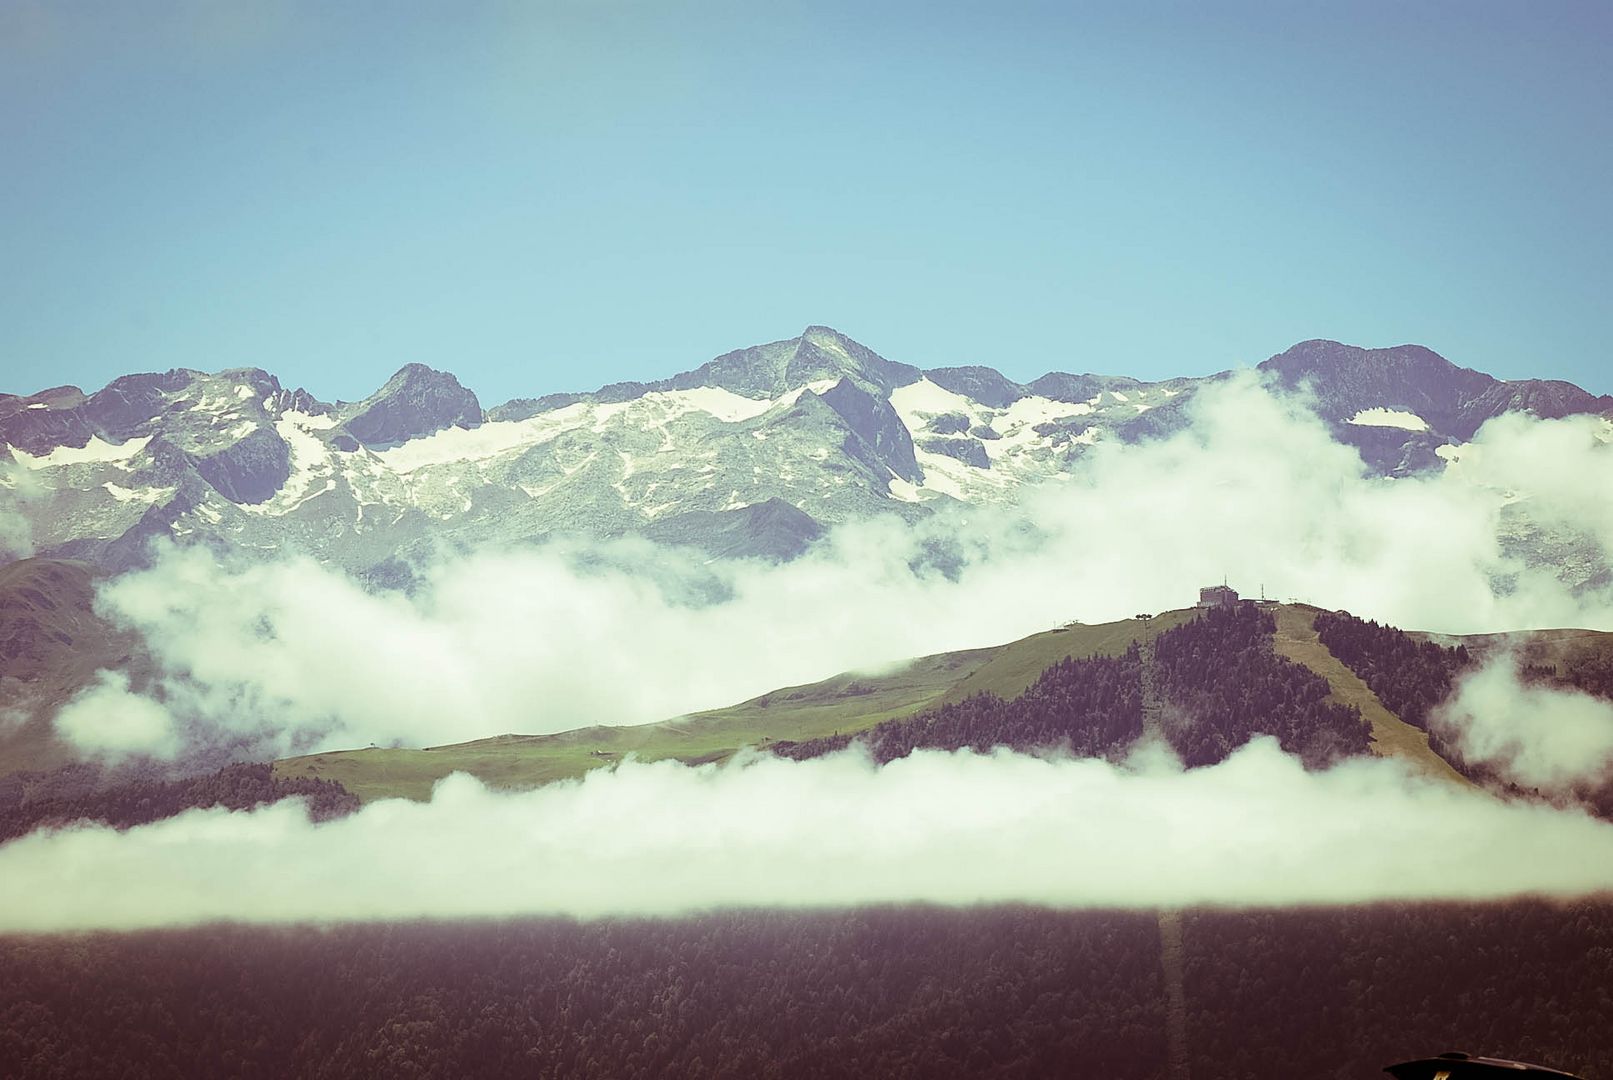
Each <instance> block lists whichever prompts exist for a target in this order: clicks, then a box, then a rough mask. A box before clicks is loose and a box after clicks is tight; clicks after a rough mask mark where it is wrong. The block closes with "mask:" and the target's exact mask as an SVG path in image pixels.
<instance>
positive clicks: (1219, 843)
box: [0, 739, 1613, 931]
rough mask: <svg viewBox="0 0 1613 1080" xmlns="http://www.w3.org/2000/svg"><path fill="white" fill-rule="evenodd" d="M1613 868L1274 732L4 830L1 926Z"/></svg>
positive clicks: (1604, 886) (1520, 817)
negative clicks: (1316, 764) (1062, 753)
mask: <svg viewBox="0 0 1613 1080" xmlns="http://www.w3.org/2000/svg"><path fill="white" fill-rule="evenodd" d="M1610 888H1613V825H1609V824H1607V823H1603V822H1598V821H1595V820H1593V819H1591V818H1588V817H1585V816H1583V815H1581V814H1578V813H1572V812H1562V811H1554V810H1552V809H1550V808H1548V807H1543V806H1540V805H1537V804H1524V803H1504V802H1500V801H1497V800H1494V799H1492V798H1490V797H1488V796H1486V795H1483V794H1480V793H1477V792H1474V791H1471V790H1466V789H1460V788H1456V787H1453V786H1448V785H1442V784H1438V783H1436V782H1432V781H1424V780H1419V779H1417V778H1416V777H1414V776H1412V775H1409V774H1408V773H1407V772H1406V771H1405V770H1404V769H1403V768H1401V767H1400V766H1398V765H1396V764H1394V763H1392V762H1389V761H1385V760H1380V759H1362V760H1355V761H1351V762H1348V763H1346V764H1343V765H1340V766H1338V767H1337V768H1334V769H1332V770H1330V771H1327V772H1321V773H1306V772H1305V771H1304V770H1303V769H1302V768H1301V767H1300V765H1299V764H1298V762H1296V761H1295V760H1294V759H1292V758H1290V757H1287V756H1285V755H1284V754H1282V753H1281V752H1280V751H1279V750H1278V749H1277V747H1276V745H1275V743H1274V742H1272V741H1271V740H1268V739H1261V740H1257V741H1256V742H1254V743H1251V744H1250V745H1249V746H1247V747H1245V748H1243V749H1242V750H1240V751H1238V752H1237V753H1236V754H1234V755H1233V756H1232V757H1231V758H1230V759H1228V760H1227V761H1226V762H1225V763H1223V764H1221V765H1218V766H1214V767H1211V768H1204V769H1198V770H1193V771H1190V772H1181V771H1178V770H1176V769H1173V768H1171V767H1169V766H1164V765H1160V764H1158V763H1154V764H1151V765H1148V766H1143V767H1139V768H1137V769H1129V768H1126V767H1123V766H1115V765H1110V764H1106V763H1104V762H1101V761H1093V760H1080V761H1076V760H1044V759H1039V758H1035V757H1029V756H1025V755H1019V754H1013V753H1008V752H998V753H995V754H992V755H989V756H980V755H975V754H972V753H969V752H961V753H942V752H933V751H932V752H920V753H917V754H914V755H913V756H912V757H910V758H907V759H903V760H899V761H896V762H894V763H892V764H890V765H888V766H886V767H885V768H883V769H878V768H875V767H874V766H873V765H872V764H871V763H870V762H869V761H868V760H867V759H866V758H865V757H863V756H861V755H860V754H858V753H857V752H855V751H848V752H844V753H841V754H837V755H834V756H831V757H827V758H820V759H815V760H812V761H806V762H793V761H786V760H779V759H771V758H769V759H765V760H758V761H754V762H751V763H748V764H746V763H739V764H733V765H729V766H726V767H717V766H705V767H701V768H690V767H687V766H682V765H678V764H673V763H657V764H652V765H641V764H635V763H631V762H629V763H626V764H623V765H622V766H620V767H619V768H617V769H615V770H606V771H598V772H594V773H591V774H589V775H588V776H587V778H585V779H583V780H581V781H574V782H567V783H563V784H555V785H551V786H549V787H545V788H541V789H538V790H535V791H531V792H527V793H522V794H499V793H495V792H491V791H489V790H487V789H486V788H484V787H483V786H482V785H481V784H480V783H479V782H477V781H476V780H474V779H472V778H470V777H468V776H464V775H455V776H452V777H449V778H448V779H446V780H444V781H442V782H441V783H439V784H438V786H437V789H436V792H435V796H434V798H433V799H432V801H431V802H429V803H412V802H407V801H402V800H387V801H382V802H378V803H374V804H371V805H370V806H368V807H366V808H365V809H364V810H363V811H361V812H360V813H358V814H356V815H354V816H352V817H350V818H346V819H343V820H339V821H334V822H329V823H325V824H320V825H314V824H310V822H309V821H308V820H307V818H306V816H305V815H304V813H303V811H302V809H301V807H300V805H299V804H297V803H294V802H288V803H282V804H279V805H276V806H273V807H269V808H266V809H261V810H258V811H255V812H250V813H246V812H237V813H230V812H227V811H223V810H194V811H190V812H187V813H185V814H182V815H180V816H179V817H176V818H171V819H169V820H166V821H162V822H158V823H156V824H152V825H146V826H142V827H138V828H134V829H131V830H129V831H128V832H126V833H118V832H116V831H114V830H111V829H109V828H104V827H99V826H97V827H81V828H78V829H73V830H69V831H65V832H61V833H56V834H48V833H36V834H33V835H30V836H27V837H24V838H22V839H20V840H16V841H13V842H12V843H10V844H7V845H6V846H4V847H0V929H4V930H28V931H40V930H67V929H84V928H91V927H105V928H119V929H128V928H135V927H150V926H167V925H183V924H193V923H199V922H205V921H210V920H219V919H229V920H240V921H246V922H276V921H285V920H320V921H323V920H346V919H375V918H410V917H419V916H429V917H460V916H473V917H480V916H506V915H537V914H561V915H572V916H579V917H585V918H587V917H595V916H604V915H613V914H622V915H629V914H633V915H636V914H655V915H671V914H677V913H682V912H692V911H699V910H705V909H710V908H716V907H729V906H736V905H740V906H743V905H769V906H783V907H811V906H819V905H846V904H866V903H890V902H903V901H926V902H934V903H941V904H977V903H988V902H1005V901H1023V902H1031V903H1037V904H1047V905H1053V906H1057V907H1088V906H1104V907H1109V906H1121V907H1130V906H1154V905H1186V904H1216V905H1286V904H1307V903H1336V902H1354V901H1366V900H1382V899H1425V898H1495V897H1505V896H1515V895H1521V894H1540V893H1549V894H1560V895H1568V894H1583V893H1591V892H1597V891H1602V890H1608V889H1610Z"/></svg>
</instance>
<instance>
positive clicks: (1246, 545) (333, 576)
mask: <svg viewBox="0 0 1613 1080" xmlns="http://www.w3.org/2000/svg"><path fill="white" fill-rule="evenodd" d="M1194 409H1195V411H1194V414H1193V422H1192V426H1191V427H1190V428H1189V429H1187V430H1185V431H1183V432H1181V433H1179V434H1177V435H1175V436H1172V437H1170V438H1168V439H1164V440H1160V441H1157V442H1151V443H1144V444H1138V445H1132V446H1126V445H1105V444H1102V443H1100V444H1099V445H1097V446H1096V447H1094V448H1093V449H1092V451H1091V452H1090V453H1089V454H1088V456H1087V457H1085V458H1083V459H1082V460H1081V461H1080V462H1078V463H1077V464H1076V465H1075V466H1074V467H1073V471H1072V472H1071V473H1070V474H1069V476H1068V478H1067V479H1066V480H1064V481H1062V482H1058V483H1053V484H1050V485H1047V486H1046V487H1044V488H1042V489H1039V490H1036V491H1033V492H1029V493H1027V494H1026V496H1025V498H1024V499H1023V500H1022V502H1021V503H1020V504H1019V505H1017V506H1015V507H1013V508H994V509H990V510H984V509H979V508H957V509H955V510H953V511H950V512H942V513H938V514H936V515H934V516H933V517H932V518H930V519H928V520H925V521H922V522H920V523H918V524H916V525H907V524H903V523H902V522H900V521H898V520H897V519H895V518H890V519H885V520H878V521H872V522H865V523H860V524H855V525H847V526H844V527H841V528H838V529H836V530H834V532H833V533H832V534H831V535H830V537H829V538H828V539H827V541H826V542H825V543H823V544H820V545H819V546H818V547H816V548H815V549H814V550H813V551H812V552H811V553H809V554H808V555H807V556H806V557H804V558H802V559H800V560H798V561H796V562H793V563H790V564H788V565H784V566H771V565H763V564H757V563H716V564H711V565H706V564H705V560H704V558H703V557H702V556H699V555H698V554H695V553H690V552H687V551H668V550H665V549H657V548H653V547H651V546H650V545H648V544H645V543H643V542H632V541H618V542H614V543H608V544H600V545H591V546H588V547H585V548H574V547H572V548H568V547H566V546H564V545H559V544H554V545H547V546H544V547H539V548H532V549H525V550H520V551H483V552H478V553H473V554H471V555H468V556H463V557H453V558H445V559H443V560H441V561H439V562H437V563H435V564H434V565H431V566H428V567H425V568H424V569H423V571H422V577H421V585H420V588H419V589H418V590H417V591H416V592H415V594H414V595H413V596H409V597H406V596H403V595H398V594H375V593H372V592H368V591H366V590H365V589H364V588H362V587H361V586H360V585H358V584H357V583H355V582H354V581H352V580H351V579H349V578H348V577H346V576H344V575H343V574H341V573H339V572H337V571H334V570H331V569H329V568H326V567H322V566H320V565H318V564H316V563H313V562H311V561H307V560H297V559H282V560H277V561H273V562H269V563H251V562H247V561H229V560H225V561H219V560H218V559H217V558H216V557H215V556H214V555H213V554H211V553H209V552H207V551H204V550H199V549H196V550H187V551H169V552H167V553H166V554H165V555H164V556H163V557H162V558H161V559H160V560H159V561H158V562H157V564H156V565H155V566H154V567H153V568H151V569H149V570H147V571H144V572H141V573H137V574H132V575H128V576H125V577H124V578H122V579H120V580H118V581H116V582H114V583H112V584H110V585H108V586H107V587H105V588H104V589H103V591H102V593H101V598H100V603H101V608H102V610H103V611H104V612H105V613H106V614H107V615H108V616H109V617H111V618H113V619H114V620H116V621H117V622H119V623H121V624H124V625H127V626H131V627H134V628H137V629H138V630H140V631H141V632H142V633H143V634H144V635H145V638H146V640H147V642H148V643H149V644H150V646H151V648H152V651H153V653H154V655H155V656H156V657H157V659H158V661H159V663H160V664H161V665H162V667H163V671H162V672H160V673H159V678H158V680H157V683H156V684H155V686H154V687H153V688H152V689H151V692H150V694H149V695H141V694H136V693H133V692H130V691H128V690H126V689H125V690H122V691H121V693H120V691H119V688H118V687H116V686H113V685H111V684H105V683H103V684H101V685H99V686H98V687H96V688H95V690H93V691H92V692H91V694H89V695H87V696H86V697H85V698H83V699H80V701H79V702H78V703H77V708H78V709H79V712H78V713H77V714H76V718H77V720H78V722H79V726H78V728H77V729H75V730H78V731H82V732H86V733H89V734H90V736H91V737H90V738H88V739H80V740H79V741H80V745H81V746H83V747H84V748H86V749H90V750H94V751H96V752H100V753H104V754H109V755H115V754H118V753H133V752H149V753H154V754H164V753H169V752H172V745H173V744H172V743H171V742H170V741H169V740H168V734H169V732H170V731H178V732H180V733H182V735H183V736H184V739H185V742H186V744H187V745H188V744H189V743H191V742H194V741H195V740H196V739H198V738H200V737H204V736H207V735H208V733H209V732H211V734H212V737H213V738H214V741H215V742H220V741H222V742H224V743H227V744H230V745H239V744H240V743H241V742H242V741H243V740H244V741H249V742H250V741H256V742H258V744H259V745H261V746H262V747H263V748H265V749H266V750H268V751H270V752H280V753H285V752H291V751H296V750H308V749H326V748H339V747H344V746H348V747H350V746H362V745H364V744H366V743H371V742H374V743H378V744H382V745H388V744H392V743H395V742H401V743H403V744H405V745H432V744H441V743H448V742H456V741H462V740H467V739H473V738H480V737H484V736H490V735H497V734H501V733H505V732H523V733H532V734H541V733H546V732H554V731H561V730H565V729H568V728H574V727H579V726H584V725H589V724H596V723H597V724H630V723H642V722H648V721H654V720H660V719H665V718H668V717H672V716H676V715H679V714H681V713H685V712H690V711H695V710H699V709H705V708H714V707H718V706H723V705H728V704H732V703H734V702H737V701H740V700H744V699H746V698H748V697H752V696H754V695H757V694H760V693H764V692H766V691H769V690H772V689H775V688H778V687H781V686H788V685H794V684H800V683H806V682H812V681H815V680H818V679H822V678H826V677H828V676H830V675H832V674H835V673H837V672H840V671H844V670H870V669H875V668H878V667H880V666H882V665H888V664H890V663H892V662H895V661H898V660H901V659H904V658H908V657H913V656H919V655H924V654H928V653H935V652H941V651H947V650H952V649H961V648H971V647H978V646H982V645H989V644H996V643H1000V642H1005V641H1010V640H1013V639H1015V638H1019V637H1022V636H1025V635H1027V634H1030V633H1034V632H1036V631H1039V630H1044V629H1047V628H1049V627H1051V626H1055V625H1058V624H1060V623H1062V622H1065V621H1068V620H1070V619H1080V620H1082V621H1085V622H1089V623H1092V622H1102V621H1107V620H1112V619H1118V618H1125V617H1128V616H1130V615H1131V614H1133V613H1134V612H1136V611H1139V610H1144V611H1159V610H1165V609H1169V608H1178V607H1183V606H1186V605H1187V604H1190V603H1191V602H1193V601H1194V600H1195V599H1196V597H1197V589H1198V587H1199V586H1200V585H1203V584H1206V583H1208V582H1212V581H1220V580H1221V579H1222V577H1223V576H1226V577H1229V578H1230V579H1231V581H1232V583H1233V584H1234V585H1235V586H1238V587H1240V588H1242V589H1243V590H1244V591H1246V592H1255V591H1256V590H1258V589H1260V588H1261V587H1262V586H1264V587H1265V590H1266V591H1267V593H1268V594H1269V595H1271V596H1274V597H1297V598H1300V599H1305V600H1310V601H1314V602H1317V603H1320V604H1324V605H1327V606H1330V607H1345V608H1348V609H1350V610H1351V611H1354V612H1356V613H1358V614H1361V615H1364V616H1369V617H1374V618H1377V619H1380V620H1383V621H1386V622H1390V623H1393V624H1395V625H1399V626H1404V627H1409V628H1417V629H1426V630H1437V631H1445V632H1454V633H1461V632H1481V631H1485V632H1488V631H1499V630H1511V629H1519V628H1526V627H1542V626H1586V627H1593V628H1594V627H1606V628H1613V594H1610V593H1609V591H1608V590H1606V589H1603V590H1602V591H1594V590H1592V591H1589V592H1581V593H1576V592H1575V591H1574V590H1573V589H1571V588H1570V586H1569V585H1568V584H1565V583H1564V582H1563V581H1561V580H1559V579H1558V578H1557V577H1556V576H1555V575H1554V573H1553V572H1552V570H1551V569H1550V568H1549V567H1544V566H1539V565H1529V564H1528V563H1527V562H1525V561H1524V560H1521V559H1520V558H1517V557H1516V556H1515V555H1513V554H1510V553H1509V550H1510V549H1509V547H1508V542H1509V541H1508V537H1509V536H1511V535H1512V533H1513V532H1514V531H1515V521H1514V520H1513V519H1514V517H1515V516H1516V514H1517V513H1518V508H1519V507H1524V508H1527V510H1528V514H1529V516H1530V519H1531V520H1533V521H1536V522H1537V523H1539V525H1540V527H1541V528H1549V529H1551V530H1555V531H1554V532H1553V534H1552V535H1553V536H1557V537H1558V538H1559V541H1560V543H1562V544H1567V545H1570V546H1572V547H1573V548H1574V550H1576V551H1580V552H1582V553H1584V552H1589V553H1590V555H1592V556H1594V557H1596V558H1605V557H1606V555H1607V553H1608V551H1610V550H1613V512H1610V511H1609V510H1608V509H1607V508H1608V507H1609V506H1610V505H1613V499H1609V498H1605V497H1604V496H1606V495H1607V492H1606V490H1605V489H1606V488H1607V486H1608V482H1609V478H1610V477H1613V446H1610V445H1609V442H1608V439H1609V437H1610V435H1609V432H1610V431H1613V426H1610V425H1609V424H1608V423H1607V422H1606V421H1604V420H1601V419H1599V418H1594V417H1576V418H1570V419H1567V420H1558V421H1540V420H1535V419H1531V418H1527V417H1515V416H1508V417H1503V418H1501V419H1499V420H1497V421H1492V422H1491V423H1490V424H1489V425H1486V427H1485V428H1484V429H1483V430H1482V431H1481V432H1480V433H1479V434H1478V436H1477V437H1476V438H1475V440H1474V442H1473V443H1472V444H1470V445H1469V446H1468V447H1466V448H1464V449H1463V451H1462V453H1461V455H1460V460H1459V461H1458V462H1457V463H1456V464H1455V465H1454V466H1452V467H1451V468H1450V469H1448V470H1446V471H1445V472H1443V473H1441V474H1438V475H1434V476H1428V477H1417V478H1411V479H1401V480H1385V479H1382V478H1379V477H1375V476H1371V475H1368V474H1367V473H1366V472H1365V470H1364V468H1363V466H1362V463H1361V460H1360V458H1359V457H1358V455H1357V454H1356V453H1355V451H1354V450H1352V449H1351V448H1349V447H1347V446H1343V445H1341V444H1339V443H1336V442H1334V441H1333V440H1332V438H1331V436H1330V435H1329V433H1328V430H1327V428H1326V426H1325V425H1324V424H1323V423H1322V422H1321V421H1320V420H1318V419H1317V417H1316V416H1315V415H1314V414H1313V413H1311V412H1309V411H1307V410H1306V409H1305V408H1304V406H1303V405H1302V404H1301V403H1299V402H1297V401H1296V400H1295V399H1293V398H1290V397H1281V396H1276V395H1273V394H1271V393H1269V392H1267V390H1266V389H1265V388H1264V387H1263V386H1262V385H1261V384H1260V382H1259V381H1258V379H1257V378H1256V377H1255V376H1254V375H1253V374H1248V373H1246V374H1244V375H1240V376H1238V377H1236V378H1233V379H1230V380H1228V381H1227V382H1226V383H1224V384H1222V385H1219V386H1217V387H1215V388H1212V389H1210V390H1207V391H1206V392H1204V393H1203V394H1202V395H1201V397H1200V398H1199V399H1198V400H1197V402H1196V404H1195V406H1194ZM1554 542H1558V541H1554ZM153 707H157V708H161V709H162V710H165V711H166V712H167V713H168V715H169V718H170V721H171V722H170V723H169V724H168V725H164V724H162V723H158V722H155V721H154V720H153V719H152V714H151V709H152V708H153ZM126 714H129V715H134V716H136V717H137V718H139V719H141V720H142V724H141V729H142V730H145V731H147V732H149V733H150V734H151V735H152V739H151V740H150V743H149V745H146V746H143V747H142V746H138V745H134V744H133V736H132V735H131V736H130V738H129V739H128V740H125V741H124V742H123V743H122V744H121V745H119V746H113V745H111V744H110V743H109V742H108V741H107V740H105V739H102V740H100V741H99V742H97V741H96V740H95V738H94V735H95V734H96V733H105V732H108V731H111V730H112V729H113V728H114V727H116V726H117V725H119V724H122V723H124V722H123V721H122V720H121V719H120V717H122V716H124V715H126ZM126 726H132V725H126ZM75 730H66V731H65V733H66V734H68V735H69V736H70V737H73V736H74V735H75Z"/></svg>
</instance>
